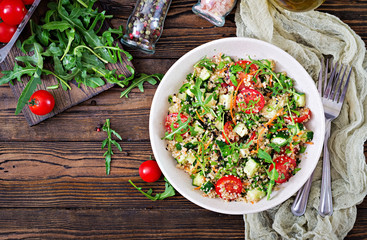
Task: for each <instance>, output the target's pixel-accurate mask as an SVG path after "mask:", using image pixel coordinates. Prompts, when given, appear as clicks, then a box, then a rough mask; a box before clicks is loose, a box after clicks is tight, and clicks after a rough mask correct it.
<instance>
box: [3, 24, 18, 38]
mask: <svg viewBox="0 0 367 240" xmlns="http://www.w3.org/2000/svg"><path fill="white" fill-rule="evenodd" d="M16 30H17V28H16V27H15V26H11V25H8V24H6V23H4V22H2V23H0V42H2V43H8V42H9V41H10V40H11V38H12V37H13V35H14V33H15V31H16Z"/></svg>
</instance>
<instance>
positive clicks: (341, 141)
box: [235, 0, 367, 240]
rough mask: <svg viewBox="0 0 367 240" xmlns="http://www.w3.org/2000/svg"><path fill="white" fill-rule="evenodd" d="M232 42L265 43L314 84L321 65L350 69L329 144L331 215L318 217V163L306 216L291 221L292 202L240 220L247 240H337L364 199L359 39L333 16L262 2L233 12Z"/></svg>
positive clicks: (363, 74)
mask: <svg viewBox="0 0 367 240" xmlns="http://www.w3.org/2000/svg"><path fill="white" fill-rule="evenodd" d="M235 21H236V24H237V36H239V37H253V38H257V39H261V40H264V41H267V42H270V43H272V44H274V45H276V46H278V47H280V48H282V49H283V50H285V51H286V52H288V53H289V54H291V55H292V56H293V57H295V58H296V59H297V60H298V61H299V62H300V63H301V64H302V65H303V67H304V68H305V69H306V70H307V71H308V73H309V74H310V75H311V77H312V78H313V79H314V80H315V81H316V80H317V76H318V73H319V71H320V66H321V63H320V59H322V58H323V56H326V55H331V56H332V57H333V58H334V60H336V61H340V62H341V63H343V64H348V65H350V66H353V72H352V76H351V82H350V84H349V88H348V91H347V95H346V101H345V102H344V105H343V108H342V111H341V114H340V116H339V117H338V118H337V119H336V120H334V121H333V123H332V132H331V137H330V139H329V150H330V155H331V156H330V161H331V166H332V176H331V177H332V193H333V203H334V214H333V215H332V216H331V217H325V218H323V217H321V216H319V215H318V213H317V209H318V205H319V196H320V185H321V181H320V179H321V166H322V161H319V164H318V166H317V169H316V172H315V174H314V178H313V183H312V188H311V193H310V197H309V202H308V207H307V210H306V213H305V215H304V216H302V217H296V216H294V215H293V214H292V213H291V211H290V207H291V205H292V203H293V200H294V197H292V198H291V199H289V200H287V201H286V202H284V203H283V204H281V205H280V206H278V207H275V208H273V209H270V210H268V211H264V212H261V213H256V214H248V215H244V221H245V237H246V239H256V240H258V239H328V240H329V239H330V240H331V239H342V238H344V237H345V236H346V235H347V233H348V232H349V231H350V230H351V229H352V228H353V225H354V222H355V220H356V215H357V208H356V205H357V204H359V203H361V202H362V201H363V199H364V198H365V196H366V194H367V165H366V159H365V156H364V153H363V144H364V142H365V141H366V139H367V121H366V119H367V98H366V95H367V71H366V66H367V58H366V49H365V45H364V42H363V41H362V39H361V38H360V37H359V36H358V35H357V34H356V33H355V32H354V31H353V30H351V29H350V28H349V27H348V26H347V25H346V24H345V23H343V22H342V21H341V20H340V19H338V18H337V17H335V16H332V15H330V14H327V13H322V12H318V11H311V12H306V13H293V12H289V11H286V10H282V9H277V8H275V7H274V6H273V5H271V4H270V3H268V1H267V0H242V1H241V2H240V3H239V4H238V6H237V11H236V18H235Z"/></svg>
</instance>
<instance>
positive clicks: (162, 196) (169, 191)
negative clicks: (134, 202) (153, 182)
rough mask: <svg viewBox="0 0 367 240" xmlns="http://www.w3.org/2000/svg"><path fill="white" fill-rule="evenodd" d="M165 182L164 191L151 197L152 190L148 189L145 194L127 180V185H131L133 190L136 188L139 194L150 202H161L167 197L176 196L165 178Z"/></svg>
mask: <svg viewBox="0 0 367 240" xmlns="http://www.w3.org/2000/svg"><path fill="white" fill-rule="evenodd" d="M164 180H165V181H166V183H165V190H164V192H163V193H156V194H155V196H153V195H152V194H153V190H152V189H151V188H150V189H149V190H148V191H147V192H144V191H143V190H142V189H141V187H137V186H136V185H135V184H134V183H133V182H132V181H131V180H129V183H130V184H131V185H133V187H134V188H136V189H137V190H138V191H139V192H141V193H142V194H143V195H144V196H146V197H147V198H149V199H150V200H152V201H156V200H163V199H165V198H168V197H172V196H175V195H176V192H175V189H174V188H173V187H172V185H171V184H170V183H169V182H168V180H167V179H166V178H164Z"/></svg>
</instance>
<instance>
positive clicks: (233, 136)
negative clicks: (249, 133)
mask: <svg viewBox="0 0 367 240" xmlns="http://www.w3.org/2000/svg"><path fill="white" fill-rule="evenodd" d="M233 128H234V123H233V122H232V121H228V122H226V123H225V124H224V126H223V132H222V136H223V138H224V139H225V141H226V143H227V144H230V142H237V141H238V140H239V139H240V137H239V136H238V135H237V133H235V132H234V131H233ZM228 140H229V141H228Z"/></svg>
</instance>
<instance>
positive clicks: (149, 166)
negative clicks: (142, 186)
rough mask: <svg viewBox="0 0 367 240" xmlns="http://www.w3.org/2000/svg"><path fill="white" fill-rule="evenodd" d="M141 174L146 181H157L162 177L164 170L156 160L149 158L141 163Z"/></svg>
mask: <svg viewBox="0 0 367 240" xmlns="http://www.w3.org/2000/svg"><path fill="white" fill-rule="evenodd" d="M139 175H140V177H141V179H143V180H144V181H145V182H155V181H157V180H158V179H159V178H160V177H161V175H162V172H161V169H160V168H159V166H158V164H157V162H156V161H154V160H148V161H145V162H143V163H142V164H141V165H140V167H139Z"/></svg>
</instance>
